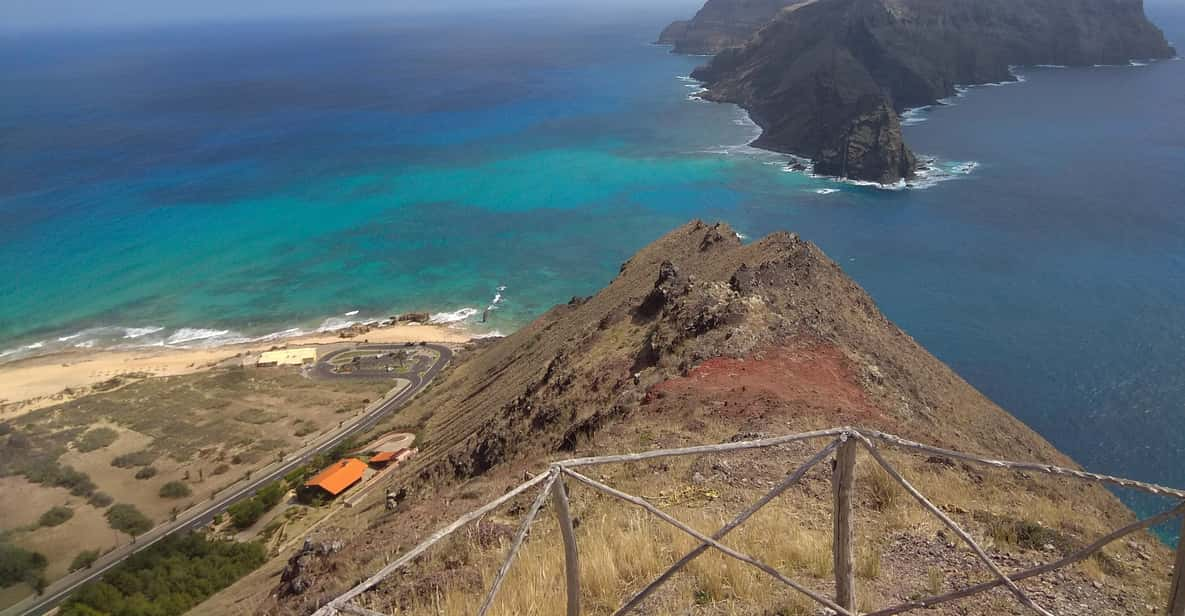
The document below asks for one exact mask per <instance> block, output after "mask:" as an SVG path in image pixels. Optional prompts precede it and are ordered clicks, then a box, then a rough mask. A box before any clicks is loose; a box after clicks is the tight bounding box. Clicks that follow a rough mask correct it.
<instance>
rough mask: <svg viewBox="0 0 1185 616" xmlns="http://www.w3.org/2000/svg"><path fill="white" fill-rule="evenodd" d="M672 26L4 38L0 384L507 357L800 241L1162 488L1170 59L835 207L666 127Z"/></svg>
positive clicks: (1101, 72) (630, 22) (1164, 16)
mask: <svg viewBox="0 0 1185 616" xmlns="http://www.w3.org/2000/svg"><path fill="white" fill-rule="evenodd" d="M694 5H695V2H690V1H689V2H688V3H687V6H686V7H679V6H673V7H671V6H668V7H665V8H663V7H660V8H653V9H647V10H643V9H637V10H632V11H628V12H623V11H609V10H606V11H603V12H597V11H595V10H594V11H591V12H588V11H585V12H581V13H579V14H570V13H569V12H567V11H565V10H564V8H563V7H553V8H552V9H540V8H539V7H534V8H531V9H529V10H528V9H509V8H505V7H503V9H501V10H497V11H495V10H489V11H487V12H479V13H478V14H474V13H473V10H472V9H470V10H469V12H468V13H466V14H465V16H464V18H463V19H461V18H459V17H458V16H457V15H450V14H447V12H445V13H438V14H434V15H416V16H413V15H406V16H396V17H390V18H374V19H365V20H338V21H327V20H320V21H317V22H313V21H303V22H302V21H284V22H274V23H251V24H208V25H190V26H168V27H163V26H162V27H156V28H148V29H138V30H122V31H120V30H107V31H101V32H100V31H94V32H90V31H76V32H60V33H48V32H43V33H24V34H19V33H11V32H10V33H6V34H2V35H0V298H3V301H2V302H0V354H4V355H3V357H0V361H4V360H12V359H15V358H19V357H22V356H28V355H29V354H31V353H38V352H45V351H48V350H52V349H60V348H70V347H76V346H81V347H88V346H89V347H100V346H119V345H141V344H143V345H154V344H171V345H195V344H215V343H222V342H227V341H233V340H241V339H248V338H255V337H260V336H266V335H269V334H273V335H275V334H277V333H278V332H287V333H294V332H296V331H310V330H315V329H318V328H321V327H332V326H336V325H340V324H341V323H343V322H348V321H351V320H364V319H368V318H376V317H382V316H386V315H389V314H393V313H396V312H401V311H406V310H428V311H431V312H433V313H436V315H437V318H438V319H439V320H441V321H458V324H460V325H464V326H467V327H471V328H473V329H475V330H477V331H481V332H486V331H499V332H503V333H505V332H509V331H512V330H514V329H515V328H516V327H518V326H521V325H522V324H523V323H525V322H527V321H529V320H530V319H531V318H533V317H534V316H536V315H538V314H540V313H541V312H543V311H544V310H546V309H547V308H548V307H550V306H551V305H553V304H555V303H557V302H563V301H566V300H567V299H568V298H570V297H571V296H573V295H585V294H589V293H592V292H594V291H595V290H596V289H598V288H600V287H601V286H603V285H604V284H605V283H606V282H608V281H609V280H610V279H611V278H612V277H613V275H614V274H615V273H616V271H617V268H618V265H619V264H620V263H621V262H622V261H623V260H625V259H626V258H627V257H628V256H629V255H630V254H632V253H633V252H634V251H636V250H637V249H638V248H640V247H641V246H643V245H645V244H646V243H647V242H649V241H650V240H653V239H654V238H656V237H658V236H659V235H661V234H663V233H664V232H665V231H667V230H669V229H671V228H672V227H674V226H676V225H678V224H681V223H683V222H686V221H687V220H688V219H690V218H693V217H701V218H705V219H723V220H726V221H728V222H730V223H731V224H732V225H733V226H734V227H736V228H737V229H739V230H740V231H742V232H743V233H744V234H746V235H747V236H749V237H754V238H755V237H758V236H760V235H763V234H766V233H769V232H771V231H775V230H781V229H788V230H792V231H797V232H799V233H801V234H802V235H803V236H804V237H806V238H808V239H810V240H813V241H814V242H816V243H818V244H819V245H820V246H821V247H822V248H823V249H824V250H826V251H827V253H828V254H830V255H831V256H832V258H834V259H835V260H836V261H838V262H840V263H841V264H842V265H843V266H844V268H845V269H846V270H847V271H848V272H849V273H850V274H851V275H852V276H854V277H855V278H856V279H857V280H858V281H859V282H860V283H861V284H862V285H864V286H865V288H867V289H868V290H869V291H870V292H871V293H872V295H873V296H874V297H875V298H876V299H877V301H878V302H879V303H880V305H881V307H882V308H883V310H884V312H885V313H887V314H888V316H889V317H890V318H892V319H893V320H895V321H896V322H897V323H898V324H900V325H901V326H902V327H903V328H904V329H906V330H907V331H908V332H909V333H910V334H912V335H913V336H914V337H916V338H917V339H918V340H919V341H920V342H921V343H922V344H924V345H925V346H926V347H927V348H929V349H930V350H931V351H932V352H934V353H935V354H936V355H938V356H939V357H940V358H942V359H943V360H945V361H946V362H948V363H949V364H950V365H951V366H952V367H953V368H955V369H956V370H957V371H958V372H960V373H961V374H962V375H963V376H964V377H966V378H967V379H968V380H969V381H970V382H971V383H973V384H974V385H976V386H977V387H979V388H980V389H981V390H983V391H984V393H986V394H987V395H988V396H990V397H992V398H993V399H995V400H996V401H998V402H999V403H1000V404H1001V405H1003V406H1004V407H1005V408H1008V409H1010V410H1011V411H1013V412H1014V413H1015V414H1016V415H1017V416H1019V417H1020V418H1021V419H1023V420H1024V421H1026V422H1028V423H1029V424H1030V425H1032V426H1033V427H1035V428H1036V429H1037V430H1038V431H1040V432H1041V433H1042V434H1043V435H1045V436H1046V437H1048V438H1049V439H1050V440H1051V441H1053V442H1054V443H1055V444H1056V445H1057V446H1059V447H1060V448H1062V449H1063V450H1064V451H1066V452H1067V453H1069V454H1070V455H1072V456H1073V457H1075V458H1076V459H1077V460H1079V461H1080V462H1082V463H1083V464H1084V465H1085V466H1087V467H1088V468H1090V469H1092V470H1098V471H1102V472H1109V473H1115V474H1121V475H1129V476H1134V477H1139V478H1143V479H1147V480H1153V481H1161V482H1166V483H1171V484H1176V485H1180V486H1185V465H1183V464H1181V462H1180V460H1181V459H1182V455H1185V378H1183V377H1182V374H1183V373H1182V370H1183V367H1185V62H1178V61H1167V62H1160V63H1153V64H1150V65H1147V66H1125V67H1099V68H1091V69H1054V68H1021V69H1018V71H1019V72H1020V73H1021V74H1023V75H1024V77H1025V78H1026V79H1025V81H1024V82H1023V83H1018V84H1014V85H1008V86H1002V87H979V88H972V89H970V90H969V91H968V92H967V93H966V94H965V95H964V96H962V97H960V98H957V99H954V100H953V101H952V103H953V104H951V105H949V106H944V107H939V108H936V109H932V110H930V111H928V112H926V113H923V114H919V115H918V116H916V117H914V118H913V120H912V121H911V122H910V126H908V128H907V137H908V140H909V142H910V144H911V145H912V146H913V148H914V149H915V150H916V151H917V152H919V153H921V154H924V155H930V156H934V157H937V158H938V160H939V161H940V163H941V165H942V166H943V167H944V168H946V169H947V170H949V171H950V173H949V174H948V176H947V177H948V179H947V180H946V181H940V182H934V183H932V186H930V187H929V188H925V189H921V190H902V191H885V190H878V189H872V188H859V187H853V186H848V185H844V184H838V183H834V182H830V181H827V180H823V179H812V178H809V177H805V176H803V175H800V174H794V173H787V172H785V171H784V170H783V168H782V165H781V164H780V163H781V161H782V159H781V158H779V157H777V156H774V155H770V154H768V153H761V152H757V151H754V150H751V149H749V148H747V147H745V144H746V143H747V141H748V140H749V139H751V138H752V137H753V136H754V127H753V126H752V124H751V123H749V122H748V121H747V118H746V117H745V116H744V114H743V113H740V112H739V110H737V109H736V108H733V107H730V106H723V105H714V104H710V103H704V102H700V101H696V100H693V99H689V95H690V94H692V93H693V92H694V91H695V89H696V88H697V86H696V84H694V83H690V82H689V81H688V80H687V79H686V78H685V76H686V75H687V74H688V73H689V72H690V71H691V70H692V69H693V68H694V67H695V66H696V65H697V64H699V63H701V62H702V61H703V60H704V58H688V57H680V56H675V55H671V54H670V53H668V50H667V49H665V48H662V47H657V46H653V45H650V44H649V43H650V41H652V40H653V39H654V38H655V36H656V35H657V33H658V31H659V30H660V29H661V27H662V26H663V25H665V23H666V22H668V21H670V20H671V19H674V18H677V17H681V16H685V15H686V14H690V12H692V11H693V10H694V8H695V6H694ZM1150 11H1151V12H1152V13H1153V17H1154V18H1155V19H1156V20H1157V21H1158V22H1159V23H1160V24H1161V25H1162V26H1163V27H1164V28H1165V29H1166V31H1168V32H1169V34H1170V39H1174V38H1175V39H1176V40H1177V41H1180V42H1183V43H1185V9H1182V10H1175V11H1174V10H1167V9H1156V8H1154V7H1150ZM1158 11H1159V12H1158ZM681 77H683V78H682V79H681ZM918 120H921V121H918ZM971 163H974V164H971ZM968 170H969V173H967V171H968ZM835 189H838V191H835ZM833 191H835V192H833ZM821 192H822V193H827V194H821ZM490 305H494V306H496V309H495V310H493V311H492V312H491V318H490V322H489V323H487V324H484V325H482V324H479V323H476V322H475V321H476V318H475V317H473V316H472V315H473V314H474V313H476V312H478V311H480V310H482V309H484V308H485V307H487V306H490ZM466 317H467V318H466ZM0 397H3V395H2V393H0ZM1133 502H1136V504H1137V505H1139V506H1141V507H1147V506H1149V505H1150V504H1149V503H1146V502H1144V501H1133Z"/></svg>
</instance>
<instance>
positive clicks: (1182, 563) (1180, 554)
mask: <svg viewBox="0 0 1185 616" xmlns="http://www.w3.org/2000/svg"><path fill="white" fill-rule="evenodd" d="M1168 614H1169V616H1185V518H1182V520H1181V536H1180V537H1179V538H1177V563H1176V565H1174V566H1173V585H1172V586H1170V587H1169V611H1168Z"/></svg>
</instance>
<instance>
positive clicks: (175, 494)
mask: <svg viewBox="0 0 1185 616" xmlns="http://www.w3.org/2000/svg"><path fill="white" fill-rule="evenodd" d="M190 494H193V492H192V491H191V490H190V489H189V486H187V485H185V484H184V483H181V482H180V481H170V482H169V483H166V484H165V485H163V486H161V487H160V497H161V498H185V497H186V496H189V495H190Z"/></svg>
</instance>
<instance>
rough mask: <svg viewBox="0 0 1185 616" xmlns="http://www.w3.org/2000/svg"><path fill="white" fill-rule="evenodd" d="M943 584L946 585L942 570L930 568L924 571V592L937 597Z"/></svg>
mask: <svg viewBox="0 0 1185 616" xmlns="http://www.w3.org/2000/svg"><path fill="white" fill-rule="evenodd" d="M944 584H946V574H945V573H943V571H942V569H939V568H938V567H930V568H929V569H927V570H926V592H928V593H930V594H931V595H937V594H939V593H941V592H942V587H943V585H944Z"/></svg>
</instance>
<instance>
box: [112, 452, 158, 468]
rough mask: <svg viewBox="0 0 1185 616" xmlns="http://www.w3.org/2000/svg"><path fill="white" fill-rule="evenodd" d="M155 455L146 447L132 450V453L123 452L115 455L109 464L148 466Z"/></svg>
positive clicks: (120, 466)
mask: <svg viewBox="0 0 1185 616" xmlns="http://www.w3.org/2000/svg"><path fill="white" fill-rule="evenodd" d="M156 458H157V455H156V454H155V453H153V452H151V451H149V450H147V449H143V450H140V451H133V452H132V453H125V454H123V455H120V456H115V458H114V459H113V460H111V466H114V467H116V468H135V467H137V466H148V465H149V464H152V463H153V462H155V461H156Z"/></svg>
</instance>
